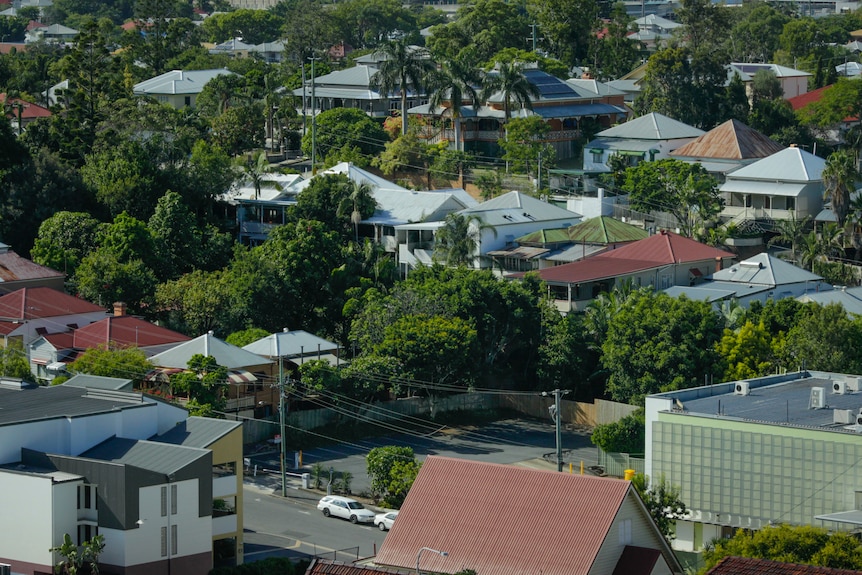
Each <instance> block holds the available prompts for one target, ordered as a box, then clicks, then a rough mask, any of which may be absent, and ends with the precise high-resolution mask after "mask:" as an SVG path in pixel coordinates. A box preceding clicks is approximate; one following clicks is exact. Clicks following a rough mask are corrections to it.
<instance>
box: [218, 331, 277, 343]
mask: <svg viewBox="0 0 862 575" xmlns="http://www.w3.org/2000/svg"><path fill="white" fill-rule="evenodd" d="M268 335H270V334H269V332H268V331H266V330H265V329H260V328H259V327H250V328H248V329H243V330H240V331H235V332H233V333H232V334H230V335H229V336H227V337H226V338H225V341H226V342H227V343H229V344H231V345H235V346H237V347H245V346H247V345H248V344H250V343H254V342H256V341H257V340H259V339H263V338H265V337H267V336H268Z"/></svg>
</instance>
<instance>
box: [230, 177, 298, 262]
mask: <svg viewBox="0 0 862 575" xmlns="http://www.w3.org/2000/svg"><path fill="white" fill-rule="evenodd" d="M302 181H303V178H302V176H300V175H299V174H281V173H278V172H269V173H266V174H264V175H263V176H262V181H261V183H260V190H258V189H257V188H255V187H254V185H253V184H252V183H251V182H250V181H248V180H245V179H244V180H239V181H238V182H236V184H235V185H234V186H233V187H232V188H231V189H230V190H229V191H228V192H226V193H225V194H223V196H222V197H223V199H224V200H225V201H226V202H227V203H228V204H230V205H232V206H234V208H235V209H236V224H237V234H238V238H237V239H238V241H239V242H240V243H243V244H247V245H256V244H258V243H262V242H263V241H264V240H266V237H267V236H268V235H269V232H270V230H272V229H273V228H275V227H278V226H283V225H284V224H285V223H287V210H288V208H289V207H290V206H292V205H294V204H296V195H297V193H298V184H299V183H300V182H302Z"/></svg>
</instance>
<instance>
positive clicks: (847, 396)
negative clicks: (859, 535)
mask: <svg viewBox="0 0 862 575" xmlns="http://www.w3.org/2000/svg"><path fill="white" fill-rule="evenodd" d="M804 360H805V358H804V357H800V358H799V361H800V362H801V363H804ZM782 367H787V368H790V369H796V368H797V367H798V366H782ZM860 382H862V377H859V376H856V375H846V374H838V373H824V372H813V371H805V370H801V371H794V372H792V373H786V374H781V375H772V376H766V377H758V378H754V379H750V380H745V381H731V382H725V383H718V384H713V385H709V386H704V387H697V388H692V389H685V390H680V391H672V392H667V393H657V394H654V395H649V396H647V398H646V458H645V459H646V461H645V472H646V474H647V475H649V476H650V477H664V478H665V479H666V481H667V482H668V483H669V484H671V485H674V486H678V487H679V489H680V499H681V500H682V501H685V502H686V505H687V507H688V509H689V515H688V518H687V519H685V520H679V521H677V524H676V539H674V541H673V546H674V548H675V549H677V550H680V551H699V550H701V549H702V548H703V546H704V545H705V544H707V543H708V542H709V541H711V540H712V539H714V538H716V537H730V536H732V535H733V534H734V533H735V532H736V530H737V529H763V528H766V527H767V526H769V525H771V524H775V523H786V524H790V525H814V526H818V527H826V528H828V529H830V530H836V531H850V530H858V528H859V526H860V525H862V518H860V512H859V494H860V492H862V474H859V473H854V472H852V470H853V469H855V468H856V466H858V465H859V462H860V461H862V441H860V440H859V434H860V431H862V417H860V407H859V406H860V398H862V395H860V389H862V386H860ZM680 438H685V440H684V441H681V440H680Z"/></svg>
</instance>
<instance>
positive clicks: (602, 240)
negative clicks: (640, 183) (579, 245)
mask: <svg viewBox="0 0 862 575" xmlns="http://www.w3.org/2000/svg"><path fill="white" fill-rule="evenodd" d="M568 236H569V239H570V240H572V241H576V242H586V243H591V244H613V243H620V242H635V241H638V240H642V239H644V238H646V237H648V236H649V233H648V232H647V231H646V230H644V229H641V228H638V227H636V226H633V225H631V224H626V223H623V222H621V221H619V220H615V219H614V218H611V217H608V216H599V217H597V218H590V219H589V220H586V221H583V222H581V223H579V224H577V225H575V226H572V227H570V228H569V229H568Z"/></svg>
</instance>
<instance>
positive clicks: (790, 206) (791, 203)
mask: <svg viewBox="0 0 862 575" xmlns="http://www.w3.org/2000/svg"><path fill="white" fill-rule="evenodd" d="M784 201H785V209H786V210H788V211H791V212H792V211H793V210H795V209H796V198H785V200H784Z"/></svg>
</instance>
